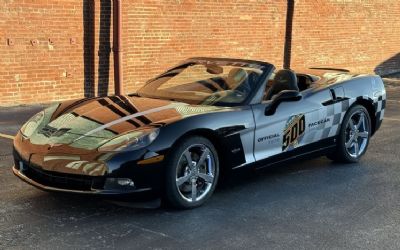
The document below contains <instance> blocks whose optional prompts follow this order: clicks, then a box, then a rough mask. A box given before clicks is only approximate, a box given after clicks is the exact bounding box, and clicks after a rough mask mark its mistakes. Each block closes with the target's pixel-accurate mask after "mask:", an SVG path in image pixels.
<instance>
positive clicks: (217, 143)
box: [171, 128, 225, 170]
mask: <svg viewBox="0 0 400 250" xmlns="http://www.w3.org/2000/svg"><path fill="white" fill-rule="evenodd" d="M189 136H202V137H204V138H206V139H208V140H209V141H210V142H211V143H212V144H213V145H214V147H215V150H216V151H217V154H218V160H219V166H220V170H222V169H223V168H224V164H222V163H223V162H224V159H225V154H224V150H223V145H222V141H221V139H220V137H219V136H218V134H217V132H215V131H214V130H212V129H207V128H198V129H192V130H190V131H187V132H186V133H184V134H182V135H181V136H180V137H179V138H178V139H176V140H175V142H174V143H173V145H172V147H171V148H174V147H175V146H176V145H177V144H178V143H180V142H181V141H182V140H184V139H185V138H188V137H189Z"/></svg>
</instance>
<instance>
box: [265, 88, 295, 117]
mask: <svg viewBox="0 0 400 250" xmlns="http://www.w3.org/2000/svg"><path fill="white" fill-rule="evenodd" d="M301 98H302V95H301V94H300V92H299V91H296V90H283V91H281V92H279V93H278V94H276V95H274V96H273V97H272V100H271V104H270V105H268V106H267V107H266V108H265V115H268V116H269V115H273V114H275V111H276V109H277V108H278V106H279V104H280V103H281V102H296V101H299V100H301Z"/></svg>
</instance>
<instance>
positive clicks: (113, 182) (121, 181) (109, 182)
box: [104, 178, 135, 190]
mask: <svg viewBox="0 0 400 250" xmlns="http://www.w3.org/2000/svg"><path fill="white" fill-rule="evenodd" d="M134 187H135V183H134V182H133V181H132V180H131V179H129V178H107V179H106V182H105V183H104V189H106V190H107V189H121V188H129V189H131V188H134Z"/></svg>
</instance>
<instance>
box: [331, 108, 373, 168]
mask: <svg viewBox="0 0 400 250" xmlns="http://www.w3.org/2000/svg"><path fill="white" fill-rule="evenodd" d="M370 136H371V118H370V116H369V113H368V111H367V110H366V109H365V108H364V107H363V106H361V105H355V106H354V107H352V108H351V109H350V110H349V111H348V112H347V113H346V115H345V117H344V119H343V123H342V126H341V128H340V133H339V137H338V144H337V146H336V149H335V152H333V153H331V154H329V155H328V158H330V159H331V160H334V161H338V162H345V163H354V162H358V161H359V160H360V158H361V156H362V155H363V154H364V153H365V152H366V151H367V148H368V144H369V139H370Z"/></svg>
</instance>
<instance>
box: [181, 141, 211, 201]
mask: <svg viewBox="0 0 400 250" xmlns="http://www.w3.org/2000/svg"><path fill="white" fill-rule="evenodd" d="M214 176H215V159H214V156H213V154H212V153H211V151H210V149H209V148H208V147H207V146H206V145H203V144H196V145H191V146H190V147H189V148H187V149H186V150H185V151H183V153H182V155H181V156H180V158H179V161H178V166H177V168H176V186H177V188H178V191H179V194H180V195H181V196H182V198H183V199H185V200H186V201H188V202H196V201H200V200H201V199H203V198H204V197H205V196H206V195H207V194H208V193H209V192H210V190H211V188H212V186H213V184H214V180H215V178H214Z"/></svg>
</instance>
